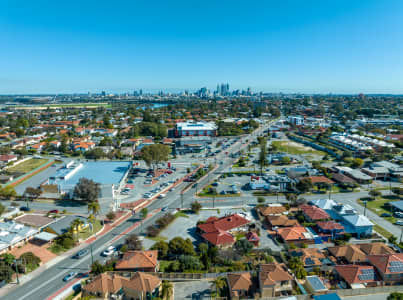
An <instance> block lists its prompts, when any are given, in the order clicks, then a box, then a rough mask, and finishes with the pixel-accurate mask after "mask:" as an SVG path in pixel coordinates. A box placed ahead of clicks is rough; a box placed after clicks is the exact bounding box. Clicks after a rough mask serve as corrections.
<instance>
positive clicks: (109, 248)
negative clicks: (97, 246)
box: [102, 246, 116, 256]
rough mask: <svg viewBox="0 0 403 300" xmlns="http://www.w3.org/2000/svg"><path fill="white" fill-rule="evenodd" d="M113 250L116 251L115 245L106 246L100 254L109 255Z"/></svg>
mask: <svg viewBox="0 0 403 300" xmlns="http://www.w3.org/2000/svg"><path fill="white" fill-rule="evenodd" d="M115 251H116V249H115V247H113V246H109V247H108V248H106V249H105V250H104V252H102V255H103V256H111V255H112V254H113V253H114V252H115Z"/></svg>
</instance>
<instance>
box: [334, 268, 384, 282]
mask: <svg viewBox="0 0 403 300" xmlns="http://www.w3.org/2000/svg"><path fill="white" fill-rule="evenodd" d="M335 270H336V271H337V273H339V275H340V276H341V277H342V278H343V279H344V280H345V281H346V282H347V283H348V284H350V285H351V284H354V283H367V282H374V281H376V280H377V279H378V278H377V276H376V275H375V279H366V280H361V279H360V277H359V275H363V274H364V273H365V272H368V271H364V272H363V270H373V271H374V272H375V269H374V267H373V266H363V265H342V266H336V267H335ZM375 274H376V273H375Z"/></svg>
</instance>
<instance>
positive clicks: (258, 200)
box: [257, 196, 266, 204]
mask: <svg viewBox="0 0 403 300" xmlns="http://www.w3.org/2000/svg"><path fill="white" fill-rule="evenodd" d="M257 202H258V203H260V204H263V203H265V202H266V199H265V198H264V197H262V196H259V197H257Z"/></svg>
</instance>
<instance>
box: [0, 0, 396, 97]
mask: <svg viewBox="0 0 403 300" xmlns="http://www.w3.org/2000/svg"><path fill="white" fill-rule="evenodd" d="M39 3H40V5H39V4H38V2H35V3H31V2H30V1H22V2H19V3H18V4H17V3H14V2H7V3H2V4H0V35H1V36H2V44H3V45H5V46H4V47H2V48H1V49H0V66H1V67H2V74H1V75H0V94H28V93H31V94H33V93H37V94H39V93H53V94H54V93H85V92H88V91H91V92H97V91H102V90H106V91H111V92H113V93H124V92H127V91H131V90H132V89H133V88H142V89H143V90H144V91H154V92H157V91H159V90H164V91H183V90H197V89H199V88H200V87H203V86H206V87H208V88H210V89H211V90H213V89H214V88H215V85H216V83H217V82H221V81H223V80H224V81H225V82H230V83H231V86H232V87H233V88H234V89H243V88H247V87H251V88H252V90H254V91H263V92H273V93H278V92H283V93H324V94H326V93H334V94H356V93H380V94H385V93H387V94H401V93H403V88H402V81H403V60H402V56H401V53H402V50H403V41H402V39H401V36H403V29H402V28H403V9H402V8H403V3H401V2H400V1H393V0H390V1H382V2H379V1H365V2H361V1H357V2H354V1H353V2H352V1H338V2H337V3H332V2H327V1H312V2H310V3H309V4H307V3H303V4H302V3H300V2H299V1H284V2H281V3H278V2H274V1H253V2H248V3H244V2H240V1H231V2H230V1H221V2H220V3H216V2H213V1H207V2H203V4H201V3H193V4H190V3H188V2H184V1H175V2H173V3H170V4H169V5H168V4H166V3H164V2H162V1H157V2H155V3H153V4H152V5H150V4H147V3H136V2H132V1H122V2H121V3H120V5H115V4H112V3H109V2H107V1H97V2H96V4H97V5H93V3H92V2H86V3H80V5H79V6H78V5H77V6H76V5H74V2H69V3H66V4H63V5H61V4H59V5H55V4H54V3H53V2H50V1H40V2H39Z"/></svg>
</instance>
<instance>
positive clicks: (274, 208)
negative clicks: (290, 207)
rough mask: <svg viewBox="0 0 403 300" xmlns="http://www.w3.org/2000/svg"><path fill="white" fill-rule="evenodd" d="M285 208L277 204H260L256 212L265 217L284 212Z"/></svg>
mask: <svg viewBox="0 0 403 300" xmlns="http://www.w3.org/2000/svg"><path fill="white" fill-rule="evenodd" d="M286 211H287V209H286V208H285V207H284V206H282V205H279V204H274V205H268V206H262V207H260V208H259V210H258V213H259V215H260V216H261V217H263V218H266V217H267V216H279V215H282V214H284V213H285V212H286Z"/></svg>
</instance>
